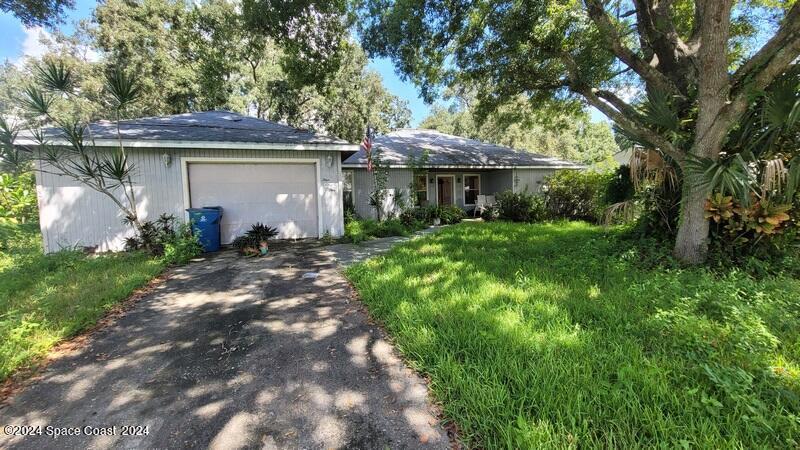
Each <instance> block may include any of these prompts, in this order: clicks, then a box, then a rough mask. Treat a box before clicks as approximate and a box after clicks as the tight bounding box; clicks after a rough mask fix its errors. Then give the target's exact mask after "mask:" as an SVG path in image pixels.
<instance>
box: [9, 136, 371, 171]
mask: <svg viewBox="0 0 800 450" xmlns="http://www.w3.org/2000/svg"><path fill="white" fill-rule="evenodd" d="M48 144H50V145H58V146H71V145H72V144H71V143H70V142H69V141H67V140H65V139H53V140H51V141H48ZM94 144H95V146H96V147H117V146H119V141H118V140H117V139H95V140H94ZM14 145H39V143H38V142H37V141H35V140H33V139H30V138H24V137H23V138H20V137H18V138H17V139H16V140H14ZM122 145H124V146H125V147H126V148H188V149H233V150H327V151H340V152H347V151H358V150H359V148H360V146H359V145H358V144H336V143H305V144H279V143H259V142H234V141H174V140H125V139H123V140H122ZM365 167H366V166H365Z"/></svg>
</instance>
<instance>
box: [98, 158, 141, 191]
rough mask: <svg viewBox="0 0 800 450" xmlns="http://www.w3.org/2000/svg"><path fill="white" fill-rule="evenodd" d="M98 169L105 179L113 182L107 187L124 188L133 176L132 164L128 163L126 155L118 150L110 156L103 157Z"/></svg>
mask: <svg viewBox="0 0 800 450" xmlns="http://www.w3.org/2000/svg"><path fill="white" fill-rule="evenodd" d="M100 169H101V171H102V173H103V174H104V175H105V176H106V177H107V178H109V179H111V180H113V181H114V184H112V185H110V186H109V187H117V186H120V187H124V186H125V183H126V182H127V180H128V179H129V178H130V177H131V175H132V174H133V164H131V163H129V162H128V157H127V155H125V154H124V153H123V152H121V151H119V150H117V151H114V152H112V153H111V154H110V155H103V157H102V159H101V162H100Z"/></svg>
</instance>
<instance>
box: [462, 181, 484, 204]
mask: <svg viewBox="0 0 800 450" xmlns="http://www.w3.org/2000/svg"><path fill="white" fill-rule="evenodd" d="M480 193H481V177H480V175H464V204H465V205H474V204H475V202H476V201H477V200H478V194H480Z"/></svg>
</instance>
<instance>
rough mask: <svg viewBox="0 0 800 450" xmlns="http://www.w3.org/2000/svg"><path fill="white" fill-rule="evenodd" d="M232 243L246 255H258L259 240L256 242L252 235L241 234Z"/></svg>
mask: <svg viewBox="0 0 800 450" xmlns="http://www.w3.org/2000/svg"><path fill="white" fill-rule="evenodd" d="M232 245H233V246H234V247H235V248H236V249H237V250H239V253H241V254H242V255H244V256H256V255H258V254H259V251H258V242H255V241H254V240H253V238H251V237H250V236H247V235H244V236H239V237H237V238H236V239H234V240H233V244H232Z"/></svg>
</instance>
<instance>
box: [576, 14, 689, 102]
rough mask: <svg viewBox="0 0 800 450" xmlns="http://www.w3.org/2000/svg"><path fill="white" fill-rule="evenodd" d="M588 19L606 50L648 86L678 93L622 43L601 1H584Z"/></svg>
mask: <svg viewBox="0 0 800 450" xmlns="http://www.w3.org/2000/svg"><path fill="white" fill-rule="evenodd" d="M584 4H585V5H586V11H587V13H588V14H589V18H590V19H592V22H594V24H595V25H596V26H597V28H599V29H600V31H601V32H602V33H603V35H604V36H605V38H606V44H607V46H608V48H609V49H610V50H611V51H612V52H613V53H614V55H616V57H617V58H619V60H620V61H622V62H623V63H624V64H626V65H627V66H628V67H630V68H631V69H633V71H634V72H636V73H637V74H638V75H639V76H640V77H642V78H643V79H644V80H645V81H646V82H647V83H648V84H649V85H651V86H652V87H655V88H658V89H660V90H662V91H664V92H675V93H680V91H679V90H678V89H677V87H676V86H675V85H674V84H673V83H672V81H671V80H670V79H669V78H668V77H666V76H665V75H664V74H663V73H661V72H659V71H658V70H657V69H656V68H655V67H653V66H651V65H650V64H649V63H647V62H645V61H644V60H643V59H642V58H641V57H639V55H637V54H636V53H634V52H633V50H631V49H630V48H628V47H627V46H625V45H624V44H623V43H622V39H621V38H620V35H619V31H618V30H617V27H616V26H615V25H614V23H612V22H611V18H610V17H608V14H606V11H605V8H604V7H603V2H602V0H584Z"/></svg>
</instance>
